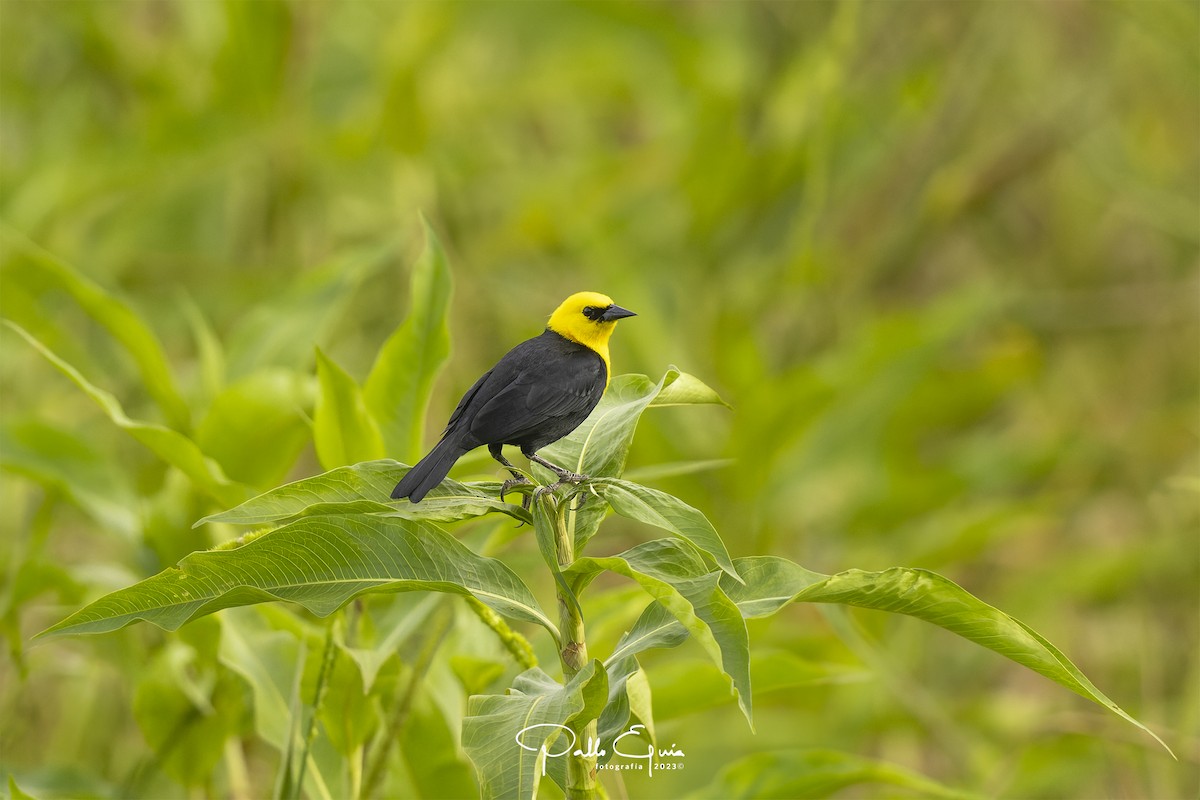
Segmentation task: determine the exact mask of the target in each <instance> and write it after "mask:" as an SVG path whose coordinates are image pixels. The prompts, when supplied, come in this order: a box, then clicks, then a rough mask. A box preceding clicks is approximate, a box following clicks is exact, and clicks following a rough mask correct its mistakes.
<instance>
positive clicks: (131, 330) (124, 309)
mask: <svg viewBox="0 0 1200 800" xmlns="http://www.w3.org/2000/svg"><path fill="white" fill-rule="evenodd" d="M0 241H2V243H3V245H4V246H5V247H6V248H9V247H11V248H13V249H14V250H15V251H16V252H19V253H20V255H21V260H20V264H21V265H23V266H25V267H33V268H35V269H37V270H39V271H40V272H42V273H43V274H44V275H45V276H47V277H49V278H51V279H52V280H54V281H55V282H56V283H58V284H59V285H60V286H62V288H64V289H65V290H66V291H67V292H69V293H70V295H71V296H72V297H74V298H75V302H77V303H79V305H80V307H81V308H82V309H83V310H84V311H86V312H87V314H88V315H89V316H90V317H92V319H94V320H96V322H98V323H99V324H100V325H101V326H103V327H104V328H105V330H107V331H108V332H109V334H110V335H112V337H113V338H114V339H116V340H117V341H118V342H119V343H120V344H121V346H122V347H124V348H125V351H126V352H127V353H129V355H130V357H131V358H132V359H133V361H134V363H135V364H136V365H137V369H138V374H139V375H140V376H141V380H142V385H143V386H144V387H145V389H146V391H147V392H149V394H150V396H151V397H153V398H154V400H155V402H156V403H157V404H158V406H159V408H161V409H162V412H163V415H164V416H165V417H166V419H167V424H168V425H170V426H172V427H174V428H176V429H178V430H182V431H187V430H188V429H189V428H190V426H191V423H190V421H189V417H190V414H189V411H188V407H187V403H185V402H184V400H183V397H182V396H180V394H179V391H178V389H177V388H176V386H175V378H174V376H173V375H172V374H171V367H170V365H169V363H168V362H167V357H166V355H165V354H164V353H163V349H162V345H161V344H160V343H159V341H158V337H157V336H155V335H154V331H152V330H151V329H150V326H148V325H147V324H146V323H145V322H143V321H142V318H141V317H139V316H138V315H137V313H136V312H134V311H133V309H132V308H130V307H129V306H128V305H126V304H125V303H124V302H123V301H122V300H120V299H118V298H117V297H115V296H113V295H112V294H110V293H109V292H107V291H106V290H105V289H104V288H102V287H101V286H99V285H98V284H96V283H95V282H94V281H91V280H89V279H88V278H87V277H85V276H84V275H83V274H82V273H80V272H79V271H78V270H76V269H75V268H74V267H72V266H71V265H70V264H67V263H66V262H65V261H63V260H61V259H59V258H57V257H56V256H54V255H53V254H51V253H50V252H49V251H47V250H44V249H43V248H42V247H40V246H38V245H37V244H35V243H34V242H32V241H30V240H29V239H27V238H26V237H25V236H23V235H21V234H20V233H17V232H16V231H15V230H13V229H12V228H10V227H8V226H7V225H3V226H0Z"/></svg>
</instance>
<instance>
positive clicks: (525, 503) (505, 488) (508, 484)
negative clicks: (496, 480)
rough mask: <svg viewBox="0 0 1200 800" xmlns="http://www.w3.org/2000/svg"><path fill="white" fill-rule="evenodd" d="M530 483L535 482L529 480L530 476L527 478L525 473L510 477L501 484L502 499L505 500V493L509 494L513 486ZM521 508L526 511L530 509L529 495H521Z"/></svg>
mask: <svg viewBox="0 0 1200 800" xmlns="http://www.w3.org/2000/svg"><path fill="white" fill-rule="evenodd" d="M530 483H533V481H531V480H529V478H526V477H525V476H524V475H517V476H514V477H512V478H509V479H508V480H506V481H505V482H504V483H502V484H500V500H501V501H502V502H503V500H504V495H506V494H508V493H509V492H510V491H511V490H512V489H513V487H516V486H523V485H528V484H530ZM521 508H523V509H525V510H526V511H528V510H529V495H527V494H526V495H522V496H521Z"/></svg>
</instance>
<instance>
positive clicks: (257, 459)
mask: <svg viewBox="0 0 1200 800" xmlns="http://www.w3.org/2000/svg"><path fill="white" fill-rule="evenodd" d="M312 388H313V387H312V380H311V378H310V377H309V376H306V375H301V374H300V373H297V372H293V371H291V370H288V369H280V368H270V369H263V370H259V371H257V372H254V373H252V374H250V375H247V376H245V377H243V378H240V379H238V380H237V381H235V382H233V383H231V384H229V385H228V386H226V387H225V388H224V389H223V390H222V391H221V392H219V393H218V394H217V396H216V397H214V398H213V401H212V404H211V405H210V406H209V408H208V413H207V414H205V415H204V418H203V419H202V420H200V424H199V425H197V426H196V444H198V445H199V446H200V448H201V449H202V450H203V451H204V452H205V453H207V454H208V455H209V456H210V457H211V458H212V459H213V460H215V461H216V462H217V463H218V464H220V465H221V467H222V469H223V470H224V471H225V474H227V475H229V477H230V478H233V479H235V480H239V481H241V482H242V483H245V484H247V485H250V486H254V487H264V486H273V485H275V484H277V483H279V481H281V480H283V479H284V477H286V475H287V473H288V471H289V470H290V469H291V468H292V466H293V465H294V464H295V463H296V458H297V457H298V456H299V455H300V451H301V450H303V449H304V446H305V445H306V444H307V443H308V441H309V437H310V435H311V434H310V432H309V426H308V421H307V420H306V419H305V415H304V411H303V409H304V408H305V407H308V406H309V405H310V402H311V400H310V398H311V396H312V393H313V392H312Z"/></svg>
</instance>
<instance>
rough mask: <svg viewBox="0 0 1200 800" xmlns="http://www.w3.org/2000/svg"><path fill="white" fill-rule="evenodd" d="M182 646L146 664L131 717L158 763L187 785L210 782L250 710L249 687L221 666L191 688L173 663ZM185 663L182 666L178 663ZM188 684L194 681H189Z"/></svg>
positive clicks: (166, 651) (167, 651)
mask: <svg viewBox="0 0 1200 800" xmlns="http://www.w3.org/2000/svg"><path fill="white" fill-rule="evenodd" d="M181 653H182V648H179V649H176V648H168V649H166V650H163V651H162V652H161V653H160V655H159V657H158V658H157V659H156V660H155V661H153V662H152V663H151V664H150V665H148V666H147V667H145V668H143V669H142V671H141V673H140V679H139V681H138V684H137V691H136V692H135V693H134V697H133V716H134V718H135V719H136V720H137V723H138V727H139V728H141V731H142V735H143V736H145V737H146V742H147V743H148V744H149V745H150V748H151V749H152V750H153V751H154V753H155V761H156V763H157V765H158V766H159V767H161V768H162V769H163V770H164V771H165V772H166V773H167V774H168V775H170V776H171V777H173V778H174V779H175V780H177V781H179V782H180V783H182V784H183V785H185V786H196V785H200V784H203V783H205V782H207V781H208V780H209V779H210V778H211V776H212V772H213V770H214V769H215V768H216V766H217V764H218V763H220V761H221V757H222V756H223V754H224V751H225V740H226V739H228V738H229V737H230V736H232V735H234V734H236V733H237V732H238V731H239V730H240V728H241V723H242V718H243V716H244V715H245V714H246V711H247V709H246V703H247V700H248V698H247V697H245V694H246V692H245V688H244V687H243V685H242V682H241V681H240V680H238V678H237V676H236V675H234V674H233V673H231V672H228V671H225V670H217V671H215V673H214V674H213V675H211V676H209V680H208V681H207V683H208V684H210V685H208V686H205V687H199V686H193V687H192V689H193V691H191V692H189V691H187V690H186V689H185V687H186V686H187V683H186V682H184V681H182V680H181V677H182V676H184V675H186V674H187V673H186V672H185V671H184V670H182V669H177V668H175V666H173V665H172V663H171V661H172V659H173V658H174V657H175V656H177V655H180V654H181ZM180 666H183V665H180ZM189 682H190V681H189Z"/></svg>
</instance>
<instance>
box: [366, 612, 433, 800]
mask: <svg viewBox="0 0 1200 800" xmlns="http://www.w3.org/2000/svg"><path fill="white" fill-rule="evenodd" d="M453 624H454V615H453V614H452V613H451V610H450V605H449V603H448V602H445V600H444V599H443V602H441V603H439V604H438V606H437V608H436V609H435V610H434V612H433V614H432V615H431V617H430V621H429V630H428V632H427V633H426V634H425V638H424V640H423V641H422V642H421V646H420V650H419V651H418V653H417V657H416V660H414V661H413V664H412V672H411V673H410V675H409V677H408V683H407V684H406V685H405V687H404V691H403V694H401V695H400V697H399V698H398V700H397V702H396V707H395V709H394V710H393V711H392V717H391V719H390V720H389V721H388V724H387V729H386V731H385V732H384V734H383V739H382V741H381V742H380V744H379V745H378V747H376V748H375V751H374V754H373V756H372V758H371V762H372V763H371V765H370V767H369V768H368V769H367V777H366V781H365V782H364V783H363V788H362V796H363V797H374V796H375V793H376V792H377V791H378V790H379V788H380V786H382V785H383V778H384V775H385V774H386V773H387V763H388V756H389V755H390V754H391V750H392V747H393V746H395V745H396V743H397V742H398V741H399V739H400V735H401V733H403V731H404V727H405V725H406V724H407V723H408V718H409V716H410V715H411V714H412V707H413V703H414V702H415V701H416V698H417V692H418V691H420V689H421V687H422V686H423V685H424V681H425V675H426V673H428V672H429V667H430V665H432V663H433V657H434V656H435V655H436V654H437V651H438V648H439V647H441V645H442V640H444V639H445V638H446V634H447V633H449V631H450V628H451V626H452V625H453Z"/></svg>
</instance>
